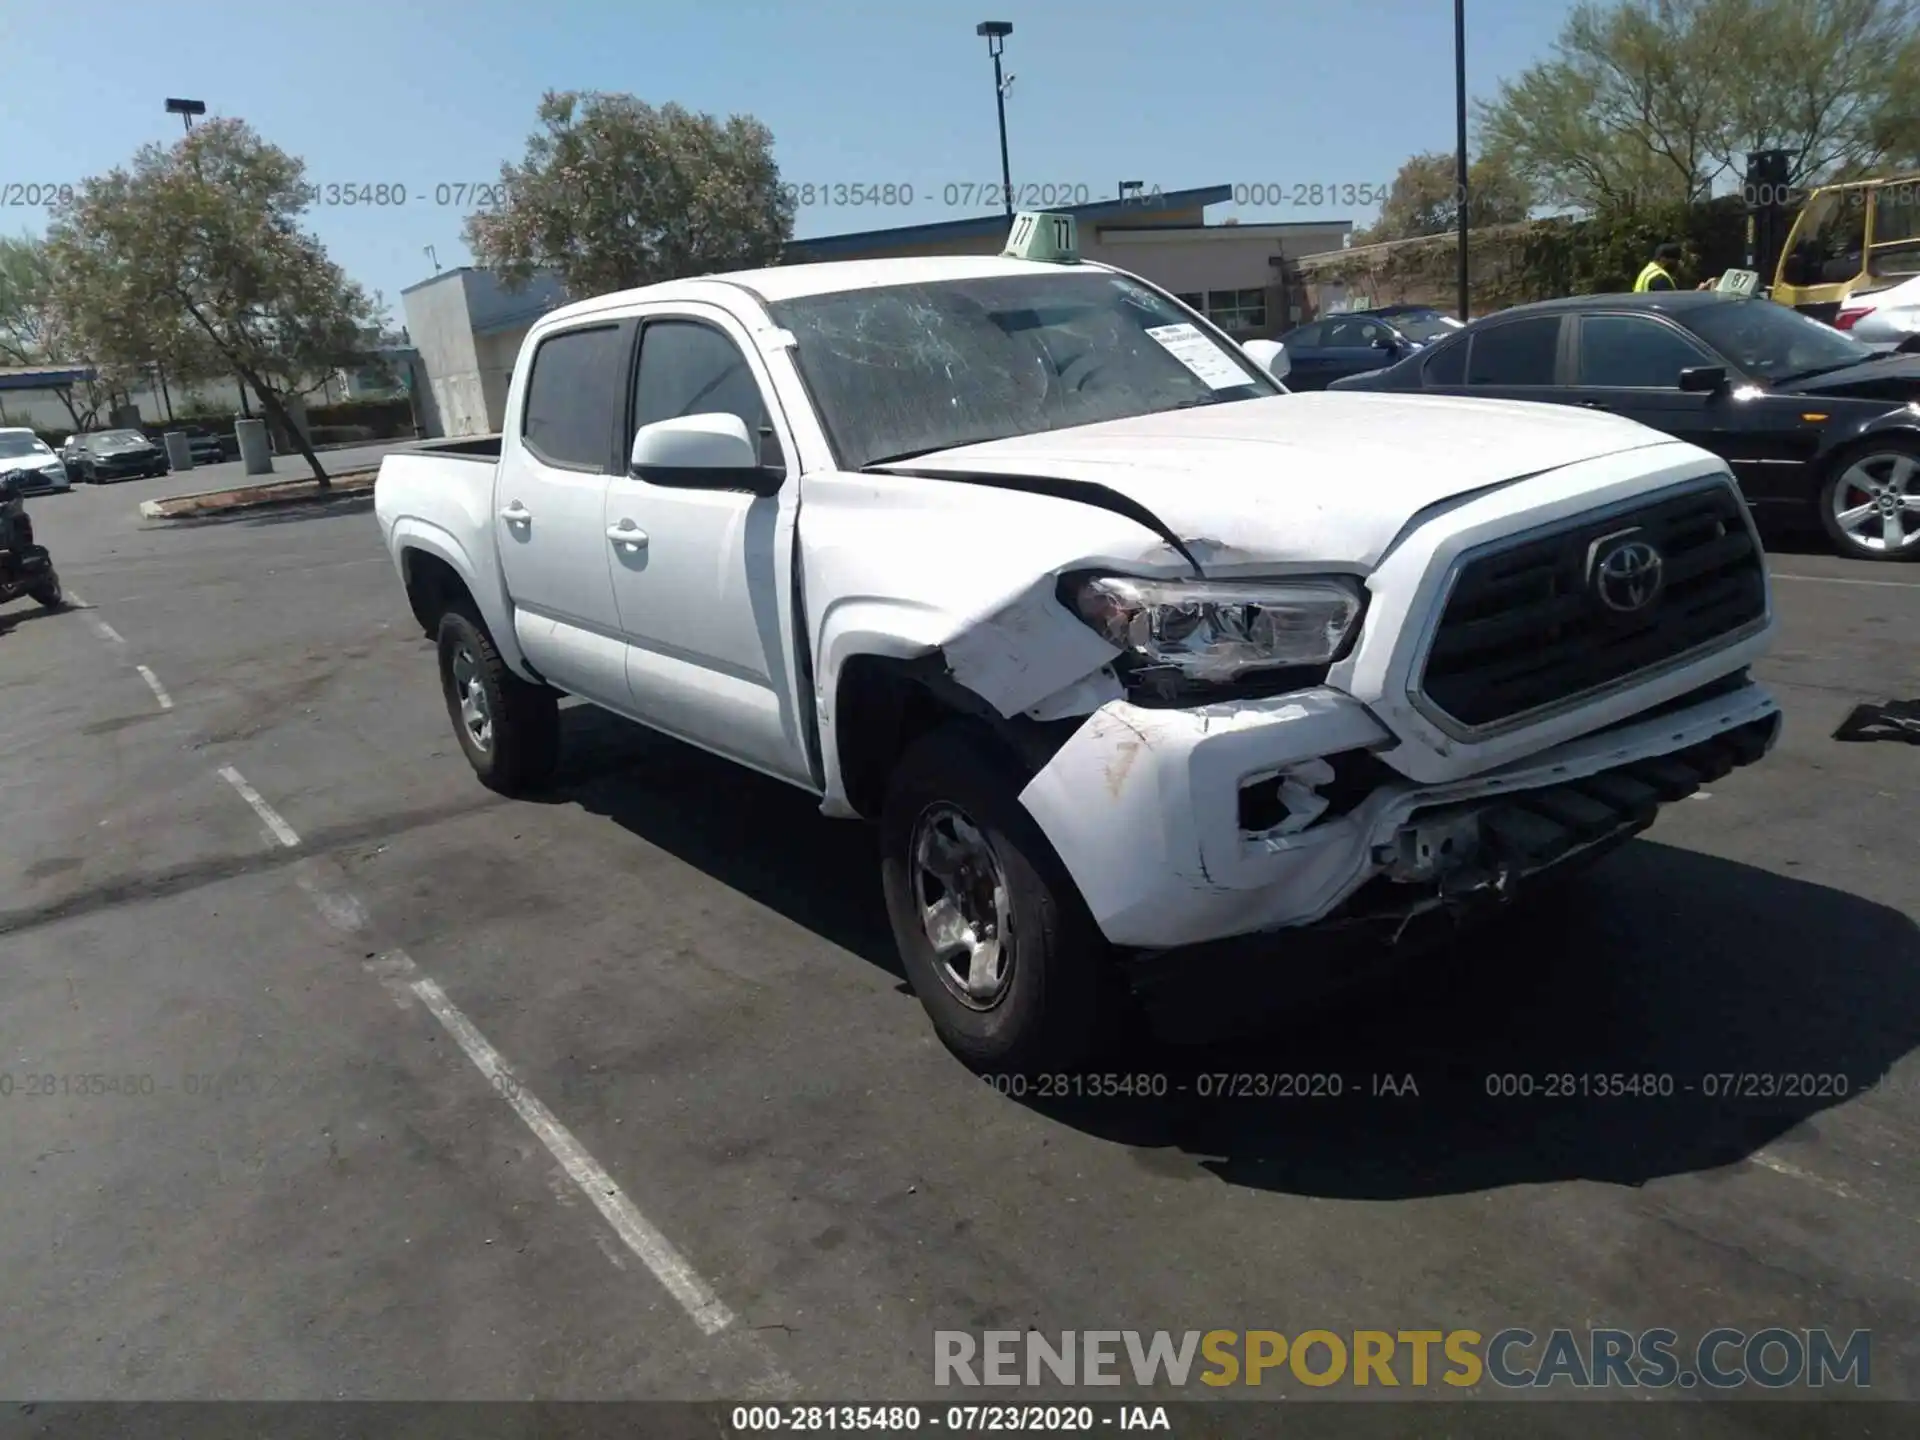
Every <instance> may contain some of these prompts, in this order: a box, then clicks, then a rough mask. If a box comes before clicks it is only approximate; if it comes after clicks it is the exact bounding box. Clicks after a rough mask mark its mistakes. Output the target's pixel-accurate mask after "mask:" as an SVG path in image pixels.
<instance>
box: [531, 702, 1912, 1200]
mask: <svg viewBox="0 0 1920 1440" xmlns="http://www.w3.org/2000/svg"><path fill="white" fill-rule="evenodd" d="M566 723H567V726H568V729H567V746H568V761H567V764H566V768H565V770H564V771H563V773H562V775H561V776H560V778H559V786H558V789H557V791H556V793H555V794H554V795H553V796H552V797H551V798H552V799H553V801H555V802H557V803H577V804H580V805H582V806H584V807H585V808H586V809H588V810H590V811H592V812H594V813H596V814H601V815H605V816H606V817H608V818H609V819H611V820H613V821H614V822H615V823H616V824H619V825H621V826H623V827H624V828H626V829H627V830H629V831H631V832H633V833H634V834H636V835H638V836H640V837H641V838H643V839H645V840H646V841H648V842H649V843H651V844H653V845H657V846H659V847H660V848H662V849H664V850H666V851H668V852H670V853H672V854H673V855H675V856H677V857H679V858H680V859H682V860H684V861H686V862H687V863H688V864H691V865H694V866H697V867H698V868H699V869H701V870H702V871H704V872H706V873H707V874H709V875H711V876H713V877H714V878H715V879H718V880H720V881H721V882H723V883H725V884H727V885H729V886H732V887H733V888H735V889H737V890H739V891H741V892H743V893H745V894H747V895H749V896H751V897H752V898H754V899H755V900H758V901H760V902H761V903H763V904H765V905H767V906H769V907H771V908H773V909H775V910H777V911H779V912H780V913H781V914H783V915H785V916H787V917H788V918H789V919H791V920H793V921H795V922H796V923H798V924H800V925H803V926H805V927H806V928H807V929H809V930H812V931H813V932H815V933H816V934H818V935H821V936H822V937H824V938H826V939H828V940H830V941H832V942H834V943H835V944H837V945H839V946H841V947H842V948H844V949H847V950H850V951H852V952H853V953H855V954H857V955H860V956H861V957H862V958H864V959H866V960H869V961H871V962H872V963H873V964H875V965H877V966H880V967H882V968H883V969H885V970H886V971H888V972H889V973H890V974H893V975H895V976H896V977H898V976H899V975H900V974H901V971H900V969H899V965H898V962H897V960H896V958H895V956H894V953H893V945H892V940H891V937H890V934H889V932H888V928H887V923H886V918H885V914H884V912H883V909H882V905H881V899H880V893H879V883H878V874H877V872H878V865H877V861H876V857H875V855H874V851H873V842H872V838H871V832H870V831H869V830H868V828H867V827H865V826H860V825H853V824H848V823H845V822H841V821H831V820H827V819H824V818H822V817H821V816H820V814H819V813H818V810H817V807H816V805H815V803H814V802H813V801H812V800H811V798H810V797H808V796H807V795H805V794H803V793H802V792H800V791H799V790H796V789H792V788H790V787H788V786H785V785H781V784H779V783H778V782H776V781H773V780H769V779H765V778H762V777H760V776H757V775H753V774H750V773H747V772H744V771H742V770H740V769H738V768H737V767H734V766H732V765H729V764H728V763H726V762H724V761H721V760H718V759H715V758H713V757H710V756H708V755H706V754H704V753H703V752H700V751H696V750H694V749H692V748H691V747H688V746H684V745H681V744H679V743H678V742H676V741H672V740H668V739H665V738H664V737H657V736H654V735H652V734H650V733H649V732H647V731H645V730H642V729H640V728H639V727H637V726H632V725H628V724H626V723H625V722H623V721H619V720H616V719H613V718H612V717H608V716H604V715H603V714H602V713H601V712H598V711H593V710H581V711H570V712H569V713H568V716H567V721H566ZM1298 943H1299V942H1298V941H1297V940H1296V941H1289V940H1287V939H1285V938H1276V939H1274V940H1273V941H1271V942H1270V944H1269V946H1268V947H1267V948H1266V950H1265V951H1264V953H1258V954H1257V955H1256V956H1255V958H1254V959H1253V960H1252V961H1251V963H1249V962H1248V960H1247V959H1246V958H1245V957H1244V956H1243V957H1242V958H1241V960H1240V961H1239V962H1238V965H1237V968H1236V969H1235V970H1233V971H1223V970H1221V969H1219V968H1218V967H1208V970H1207V973H1206V974H1205V975H1201V974H1199V973H1196V974H1195V975H1194V976H1193V980H1192V983H1191V984H1190V985H1187V984H1183V985H1181V986H1178V987H1176V990H1177V992H1178V994H1179V997H1180V1000H1181V1001H1182V1002H1183V1007H1184V1008H1186V1009H1188V1010H1190V1011H1192V1012H1194V1013H1196V1014H1199V1015H1203V1016H1206V1017H1210V1020H1211V1022H1212V1029H1211V1032H1209V1030H1208V1027H1207V1025H1206V1024H1204V1023H1203V1024H1201V1025H1200V1026H1199V1027H1198V1028H1197V1029H1196V1028H1195V1026H1194V1024H1193V1021H1192V1017H1191V1016H1189V1017H1188V1018H1187V1020H1186V1021H1185V1022H1184V1023H1182V1024H1175V1025H1173V1026H1171V1027H1169V1026H1168V1025H1167V1024H1164V1023H1157V1024H1156V1027H1155V1030H1156V1033H1155V1034H1154V1035H1153V1036H1152V1037H1149V1038H1146V1039H1144V1040H1143V1041H1142V1042H1141V1044H1140V1045H1139V1046H1138V1047H1137V1048H1135V1049H1132V1050H1130V1051H1129V1052H1128V1053H1126V1054H1124V1055H1121V1056H1119V1057H1117V1058H1115V1059H1114V1060H1113V1061H1112V1062H1111V1063H1110V1064H1109V1065H1108V1066H1107V1068H1108V1069H1109V1070H1110V1071H1113V1072H1118V1073H1123V1074H1126V1075H1131V1076H1134V1077H1136V1079H1135V1081H1134V1083H1133V1085H1132V1089H1133V1091H1134V1093H1132V1094H1125V1093H1121V1094H1115V1095H1111V1096H1109V1097H1107V1098H1089V1097H1088V1096H1087V1094H1086V1093H1085V1092H1086V1090H1087V1087H1088V1086H1089V1085H1091V1086H1093V1087H1095V1088H1101V1087H1106V1088H1112V1087H1111V1086H1110V1085H1109V1082H1107V1081H1105V1080H1103V1079H1101V1078H1100V1077H1080V1078H1075V1077H1067V1078H1066V1079H1065V1080H1064V1081H1055V1082H1053V1083H1048V1082H1044V1081H1039V1082H1036V1081H1031V1080H1029V1081H1027V1082H1024V1083H1023V1084H1022V1085H1019V1086H1014V1085H1011V1084H1008V1083H1002V1084H1001V1088H1002V1089H1005V1090H1008V1091H1009V1092H1010V1093H1012V1092H1014V1091H1019V1092H1020V1093H1018V1094H1016V1095H1015V1096H1014V1098H1017V1099H1018V1100H1019V1101H1020V1102H1021V1103H1024V1104H1027V1105H1029V1106H1031V1107H1032V1108H1033V1109H1035V1110H1036V1111H1038V1112H1040V1113H1042V1114H1045V1115H1047V1116H1049V1117H1050V1118H1052V1119H1054V1120H1055V1121H1057V1122H1058V1123H1061V1124H1065V1125H1070V1126H1073V1127H1074V1128H1076V1129H1079V1130H1082V1131H1084V1132H1086V1133H1088V1134H1091V1135H1095V1136H1098V1137H1100V1138H1103V1139H1107V1140H1110V1141H1112V1142H1113V1143H1115V1144H1120V1145H1125V1146H1128V1147H1130V1148H1131V1149H1133V1151H1134V1152H1135V1154H1136V1157H1137V1158H1138V1160H1139V1162H1140V1163H1141V1164H1142V1165H1143V1167H1145V1168H1147V1169H1149V1170H1152V1171H1153V1172H1155V1173H1157V1174H1163V1175H1164V1174H1171V1175H1178V1176H1190V1177H1193V1178H1201V1177H1204V1176H1205V1175H1207V1174H1211V1175H1213V1176H1215V1177H1217V1178H1219V1179H1222V1180H1226V1181H1228V1182H1229V1183H1232V1184H1238V1185H1246V1186H1251V1187H1256V1188H1260V1189H1270V1190H1279V1191H1287V1192H1292V1193H1299V1194H1309V1195H1319V1196H1328V1197H1343V1198H1367V1199H1396V1198H1403V1197H1409V1196H1420V1195H1440V1194H1452V1193H1460V1192H1470V1191H1477V1190H1483V1189H1487V1188H1490V1187H1495V1186H1503V1185H1512V1184H1523V1183H1542V1182H1550V1181H1559V1180H1571V1179H1586V1180H1597V1181H1604V1182H1608V1183H1614V1184H1630V1185H1632V1184H1641V1183H1644V1182H1646V1181H1648V1180H1651V1179H1654V1178H1656V1177H1659V1176H1663V1175H1672V1174H1679V1173H1684V1172H1690V1171H1700V1170H1710V1169H1714V1168H1718V1167H1721V1166H1726V1165H1730V1164H1733V1163H1735V1162H1737V1161H1740V1160H1742V1159H1744V1158H1746V1157H1747V1156H1748V1155H1750V1154H1752V1153H1753V1152H1754V1151H1755V1150H1757V1149H1759V1148H1761V1147H1762V1146H1764V1145H1766V1144H1768V1143H1769V1142H1771V1141H1773V1140H1774V1139H1776V1138H1778V1137H1779V1136H1781V1135H1782V1134H1784V1133H1785V1132H1787V1131H1789V1130H1791V1129H1793V1128H1794V1127H1795V1126H1797V1125H1799V1124H1801V1123H1803V1122H1804V1121H1807V1120H1808V1119H1810V1118H1812V1117H1813V1116H1815V1115H1817V1114H1818V1113H1819V1112H1820V1111H1822V1110H1824V1109H1827V1108H1829V1107H1831V1106H1833V1105H1836V1104H1839V1103H1841V1102H1842V1101H1844V1100H1845V1099H1846V1098H1847V1097H1848V1096H1849V1095H1858V1094H1859V1093H1860V1092H1861V1091H1862V1090H1864V1089H1866V1088H1867V1087H1868V1086H1869V1085H1870V1084H1872V1082H1873V1081H1874V1080H1875V1079H1876V1078H1878V1077H1879V1076H1881V1075H1883V1074H1884V1073H1885V1072H1886V1071H1887V1069H1888V1068H1889V1067H1890V1066H1892V1065H1893V1064H1894V1063H1895V1062H1896V1061H1898V1060H1899V1059H1901V1057H1903V1056H1904V1055H1906V1054H1907V1053H1908V1052H1909V1051H1910V1050H1912V1049H1913V1048H1914V1047H1915V1046H1916V1044H1920V927H1916V925H1915V924H1914V922H1913V921H1912V920H1911V919H1909V918H1908V917H1907V916H1905V915H1903V914H1901V913H1900V912H1898V911H1895V910H1891V909H1888V908H1887V907H1885V906H1882V905H1879V904H1876V903H1873V902H1871V901H1868V900H1864V899H1861V898H1859V897H1857V896H1854V895H1851V894H1848V893H1846V892H1844V891H1841V890H1836V889H1832V888H1829V887H1827V886H1823V885H1816V884H1810V883H1807V882H1805V881H1800V880H1794V879H1791V878H1788V877H1785V876H1782V875H1776V874H1774V873H1772V872H1770V871H1766V870H1761V869H1758V868H1756V867H1753V866H1750V865H1745V864H1741V863H1738V862H1735V861H1730V860H1722V859H1717V858H1714V857H1711V856H1708V855H1703V854H1699V853H1696V852H1694V851H1690V850H1682V849H1678V848H1675V847H1672V846H1667V845H1662V844H1658V843H1655V842H1651V841H1646V840H1639V841H1635V842H1633V843H1631V844H1629V845H1628V846H1626V847H1625V848H1624V849H1622V850H1620V851H1619V852H1617V853H1616V854H1615V855H1613V856H1612V857H1610V858H1609V859H1608V860H1606V861H1605V862H1603V863H1602V864H1601V865H1599V866H1598V867H1597V868H1596V869H1595V870H1594V871H1592V872H1591V873H1590V874H1588V875H1586V876H1584V877H1582V878H1581V879H1579V880H1576V881H1574V882H1572V883H1571V884H1570V885H1569V886H1567V887H1566V888H1565V889H1563V890H1557V891H1556V892H1554V896H1553V899H1552V901H1551V902H1550V903H1542V904H1539V905H1536V906H1533V907H1526V908H1518V909H1516V910H1515V911H1513V912H1511V913H1509V914H1507V915H1506V916H1504V917H1501V918H1500V919H1498V920H1497V921H1496V922H1495V923H1493V924H1492V925H1490V926H1488V927H1487V928H1485V929H1483V930H1481V931H1479V932H1477V933H1474V934H1471V935H1468V936H1463V937H1460V938H1457V939H1453V940H1450V941H1449V942H1447V943H1446V944H1444V945H1443V946H1441V947H1439V948H1437V949H1434V950H1432V951H1430V952H1428V953H1425V954H1424V955H1421V956H1418V957H1410V958H1408V959H1406V960H1404V961H1399V962H1395V963H1394V964H1392V965H1391V967H1390V968H1388V969H1386V970H1385V972H1384V973H1383V974H1381V975H1380V976H1379V977H1377V978H1374V979H1371V980H1367V981H1364V982H1362V983H1361V984H1360V985H1358V986H1356V987H1355V988H1353V989H1351V990H1349V991H1348V992H1347V993H1345V995H1344V996H1343V997H1342V998H1340V999H1338V1000H1333V1001H1329V1000H1324V999H1323V1000H1319V1001H1316V1002H1312V1003H1310V1004H1305V1005H1303V1004H1300V1003H1297V1002H1296V1001H1294V999H1293V996H1292V991H1293V988H1294V986H1293V980H1294V977H1295V976H1296V975H1297V973H1298V967H1297V966H1290V963H1289V961H1290V957H1289V946H1290V945H1297V944H1298ZM1373 953H1374V955H1375V956H1376V957H1377V956H1378V952H1377V951H1376V952H1373ZM902 988H903V989H904V988H905V987H904V985H903V986H902ZM1157 1003H1158V1002H1156V1004H1157ZM1159 1018H1160V1017H1156V1019H1157V1020H1158V1019H1159ZM899 1023H900V1024H902V1025H924V1024H925V1023H926V1021H925V1019H924V1017H923V1016H921V1015H920V1014H919V1013H918V1008H917V1006H916V1007H914V1008H913V1009H911V1010H909V1009H908V1008H907V1006H906V1005H905V1004H903V1006H902V1010H901V1016H900V1021H899ZM1169 1033H1183V1034H1184V1036H1185V1038H1184V1039H1180V1040H1175V1039H1170V1038H1168V1036H1169ZM1232 1076H1245V1077H1251V1078H1249V1079H1248V1080H1246V1081H1244V1082H1236V1081H1233V1080H1229V1079H1226V1078H1224V1077H1232ZM1782 1076H1784V1077H1789V1078H1788V1079H1787V1080H1786V1081H1784V1082H1782V1081H1781V1080H1778V1079H1776V1078H1773V1077H1782ZM1741 1077H1748V1078H1744V1079H1743V1078H1741ZM1796 1077H1797V1078H1796ZM1629 1087H1631V1090H1637V1091H1638V1092H1639V1093H1637V1094H1636V1093H1631V1090H1630V1089H1629ZM1060 1090H1064V1091H1065V1092H1066V1093H1065V1094H1060V1093H1044V1092H1047V1091H1060ZM1222 1090H1227V1091H1229V1092H1231V1091H1234V1090H1240V1091H1242V1092H1244V1093H1241V1094H1237V1095H1235V1094H1231V1093H1230V1094H1227V1095H1222V1094H1221V1093H1220V1092H1221V1091H1222ZM1076 1091H1078V1092H1080V1093H1078V1094H1076ZM1623 1091H1626V1092H1628V1093H1620V1092H1623ZM1143 1092H1146V1093H1143Z"/></svg>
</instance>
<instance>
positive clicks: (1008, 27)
mask: <svg viewBox="0 0 1920 1440" xmlns="http://www.w3.org/2000/svg"><path fill="white" fill-rule="evenodd" d="M973 33H974V34H976V35H984V36H986V37H987V53H988V54H989V55H991V56H993V103H994V105H995V107H996V108H997V109H998V110H999V112H1000V198H1001V199H1002V200H1004V201H1005V202H1006V207H1007V218H1008V219H1009V220H1011V219H1012V218H1013V168H1012V167H1011V166H1010V165H1009V164H1008V163H1007V82H1006V81H1005V80H1004V79H1002V78H1001V75H1000V51H1001V50H1002V49H1003V48H1005V46H1006V43H1007V36H1009V35H1011V34H1012V33H1013V22H1012V21H1010V20H982V21H981V22H980V23H979V24H978V25H976V26H974V27H973Z"/></svg>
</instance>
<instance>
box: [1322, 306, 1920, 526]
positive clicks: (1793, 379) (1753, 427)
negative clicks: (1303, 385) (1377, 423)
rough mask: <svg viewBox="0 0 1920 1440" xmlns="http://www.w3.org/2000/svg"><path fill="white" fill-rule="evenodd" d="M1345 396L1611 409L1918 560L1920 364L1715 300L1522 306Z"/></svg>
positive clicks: (1823, 329) (1777, 501) (1781, 509)
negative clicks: (1467, 398)
mask: <svg viewBox="0 0 1920 1440" xmlns="http://www.w3.org/2000/svg"><path fill="white" fill-rule="evenodd" d="M1332 388H1334V389H1338V390H1421V391H1426V392H1429V393H1432V394H1437V395H1484V396H1490V397H1494V398H1499V399H1507V400H1539V401H1546V402H1549V403H1552V404H1559V405H1583V406H1587V407H1589V408H1591V409H1595V410H1608V411H1611V412H1613V413H1614V414H1616V415H1624V416H1627V417H1628V418H1629V419H1633V420H1638V421H1640V422H1641V423H1643V424H1646V425H1651V426H1652V427H1653V428H1654V429H1656V430H1664V431H1665V432H1666V433H1667V434H1669V435H1672V436H1674V437H1676V438H1678V439H1681V440H1687V441H1690V442H1692V443H1693V444H1695V445H1699V446H1702V447H1703V448H1705V449H1708V450H1711V451H1713V452H1714V453H1715V454H1717V455H1720V456H1721V457H1722V458H1724V459H1725V460H1726V461H1727V462H1728V464H1729V465H1731V467H1732V469H1733V473H1734V475H1735V476H1737V477H1738V478H1739V481H1740V485H1741V488H1742V489H1743V490H1744V491H1745V492H1746V496H1747V499H1748V501H1749V503H1751V504H1753V505H1754V506H1755V507H1756V508H1757V509H1761V510H1762V513H1765V512H1767V511H1771V512H1775V513H1779V514H1782V515H1783V516H1788V517H1792V518H1800V517H1802V516H1808V515H1811V516H1814V517H1817V519H1818V521H1819V523H1820V525H1821V527H1822V528H1823V529H1824V530H1825V531H1826V533H1827V536H1828V538H1829V540H1831V542H1832V544H1833V546H1834V548H1835V549H1836V550H1837V551H1838V552H1839V553H1840V554H1842V555H1847V556H1852V557H1854V558H1857V559H1862V560H1914V559H1920V357H1914V356H1905V355H1890V356H1887V355H1881V354H1880V353H1878V352H1876V351H1874V350H1872V349H1870V348H1869V347H1867V346H1865V345H1862V344H1860V343H1859V342H1858V341H1856V340H1853V339H1851V338H1849V337H1848V336H1847V335H1846V334H1845V333H1844V332H1842V331H1839V330H1836V329H1834V328H1833V327H1832V326H1830V325H1824V324H1822V323H1821V322H1819V321H1818V320H1813V319H1809V318H1808V317H1807V316H1805V315H1802V314H1800V313H1798V312H1797V311H1794V310H1789V309H1788V308H1787V307H1785V306H1784V305H1776V304H1774V303H1773V302H1772V301H1771V300H1760V299H1743V298H1740V297H1738V296H1733V295H1727V294H1721V293H1719V292H1716V291H1711V290H1705V291H1703V290H1669V291H1662V292H1655V293H1652V294H1641V295H1582V296H1575V297H1572V298H1570V299H1566V300H1549V301H1545V302H1543V303H1541V304H1538V305H1520V306H1516V307H1514V308H1513V309H1511V310H1502V311H1500V312H1499V313H1497V314H1494V315H1489V316H1487V317H1486V318H1485V319H1482V320H1476V321H1474V322H1473V323H1472V324H1471V325H1468V326H1466V327H1465V328H1464V329H1462V330H1461V331H1460V332H1459V333H1458V334H1456V335H1454V336H1453V337H1451V338H1450V339H1447V340H1443V341H1442V342H1440V343H1439V344H1437V345H1433V346H1430V347H1429V348H1428V349H1427V350H1426V351H1424V352H1422V353H1419V354H1415V355H1413V356H1410V357H1409V358H1407V359H1405V360H1402V361H1400V362H1399V363H1397V364H1395V365H1391V366H1389V367H1387V368H1386V369H1384V370H1376V371H1374V372H1372V373H1371V374H1367V375H1356V376H1353V377H1351V378H1348V379H1344V380H1340V381H1338V382H1337V383H1336V384H1335V385H1334V386H1333V387H1332Z"/></svg>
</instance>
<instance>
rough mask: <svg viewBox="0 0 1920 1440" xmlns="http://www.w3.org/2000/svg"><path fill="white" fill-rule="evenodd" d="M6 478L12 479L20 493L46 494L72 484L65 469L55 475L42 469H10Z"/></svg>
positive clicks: (64, 488) (68, 487) (69, 486)
mask: <svg viewBox="0 0 1920 1440" xmlns="http://www.w3.org/2000/svg"><path fill="white" fill-rule="evenodd" d="M7 478H8V479H9V480H11V481H13V483H14V485H15V486H16V487H17V488H18V489H19V491H20V493H21V494H22V495H47V494H51V493H52V492H54V491H56V490H66V489H70V488H71V486H72V482H71V481H70V480H68V478H67V472H66V471H65V470H62V471H61V472H60V473H59V474H58V475H57V476H56V475H49V474H48V473H47V472H46V471H44V470H11V471H9V472H7Z"/></svg>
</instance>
